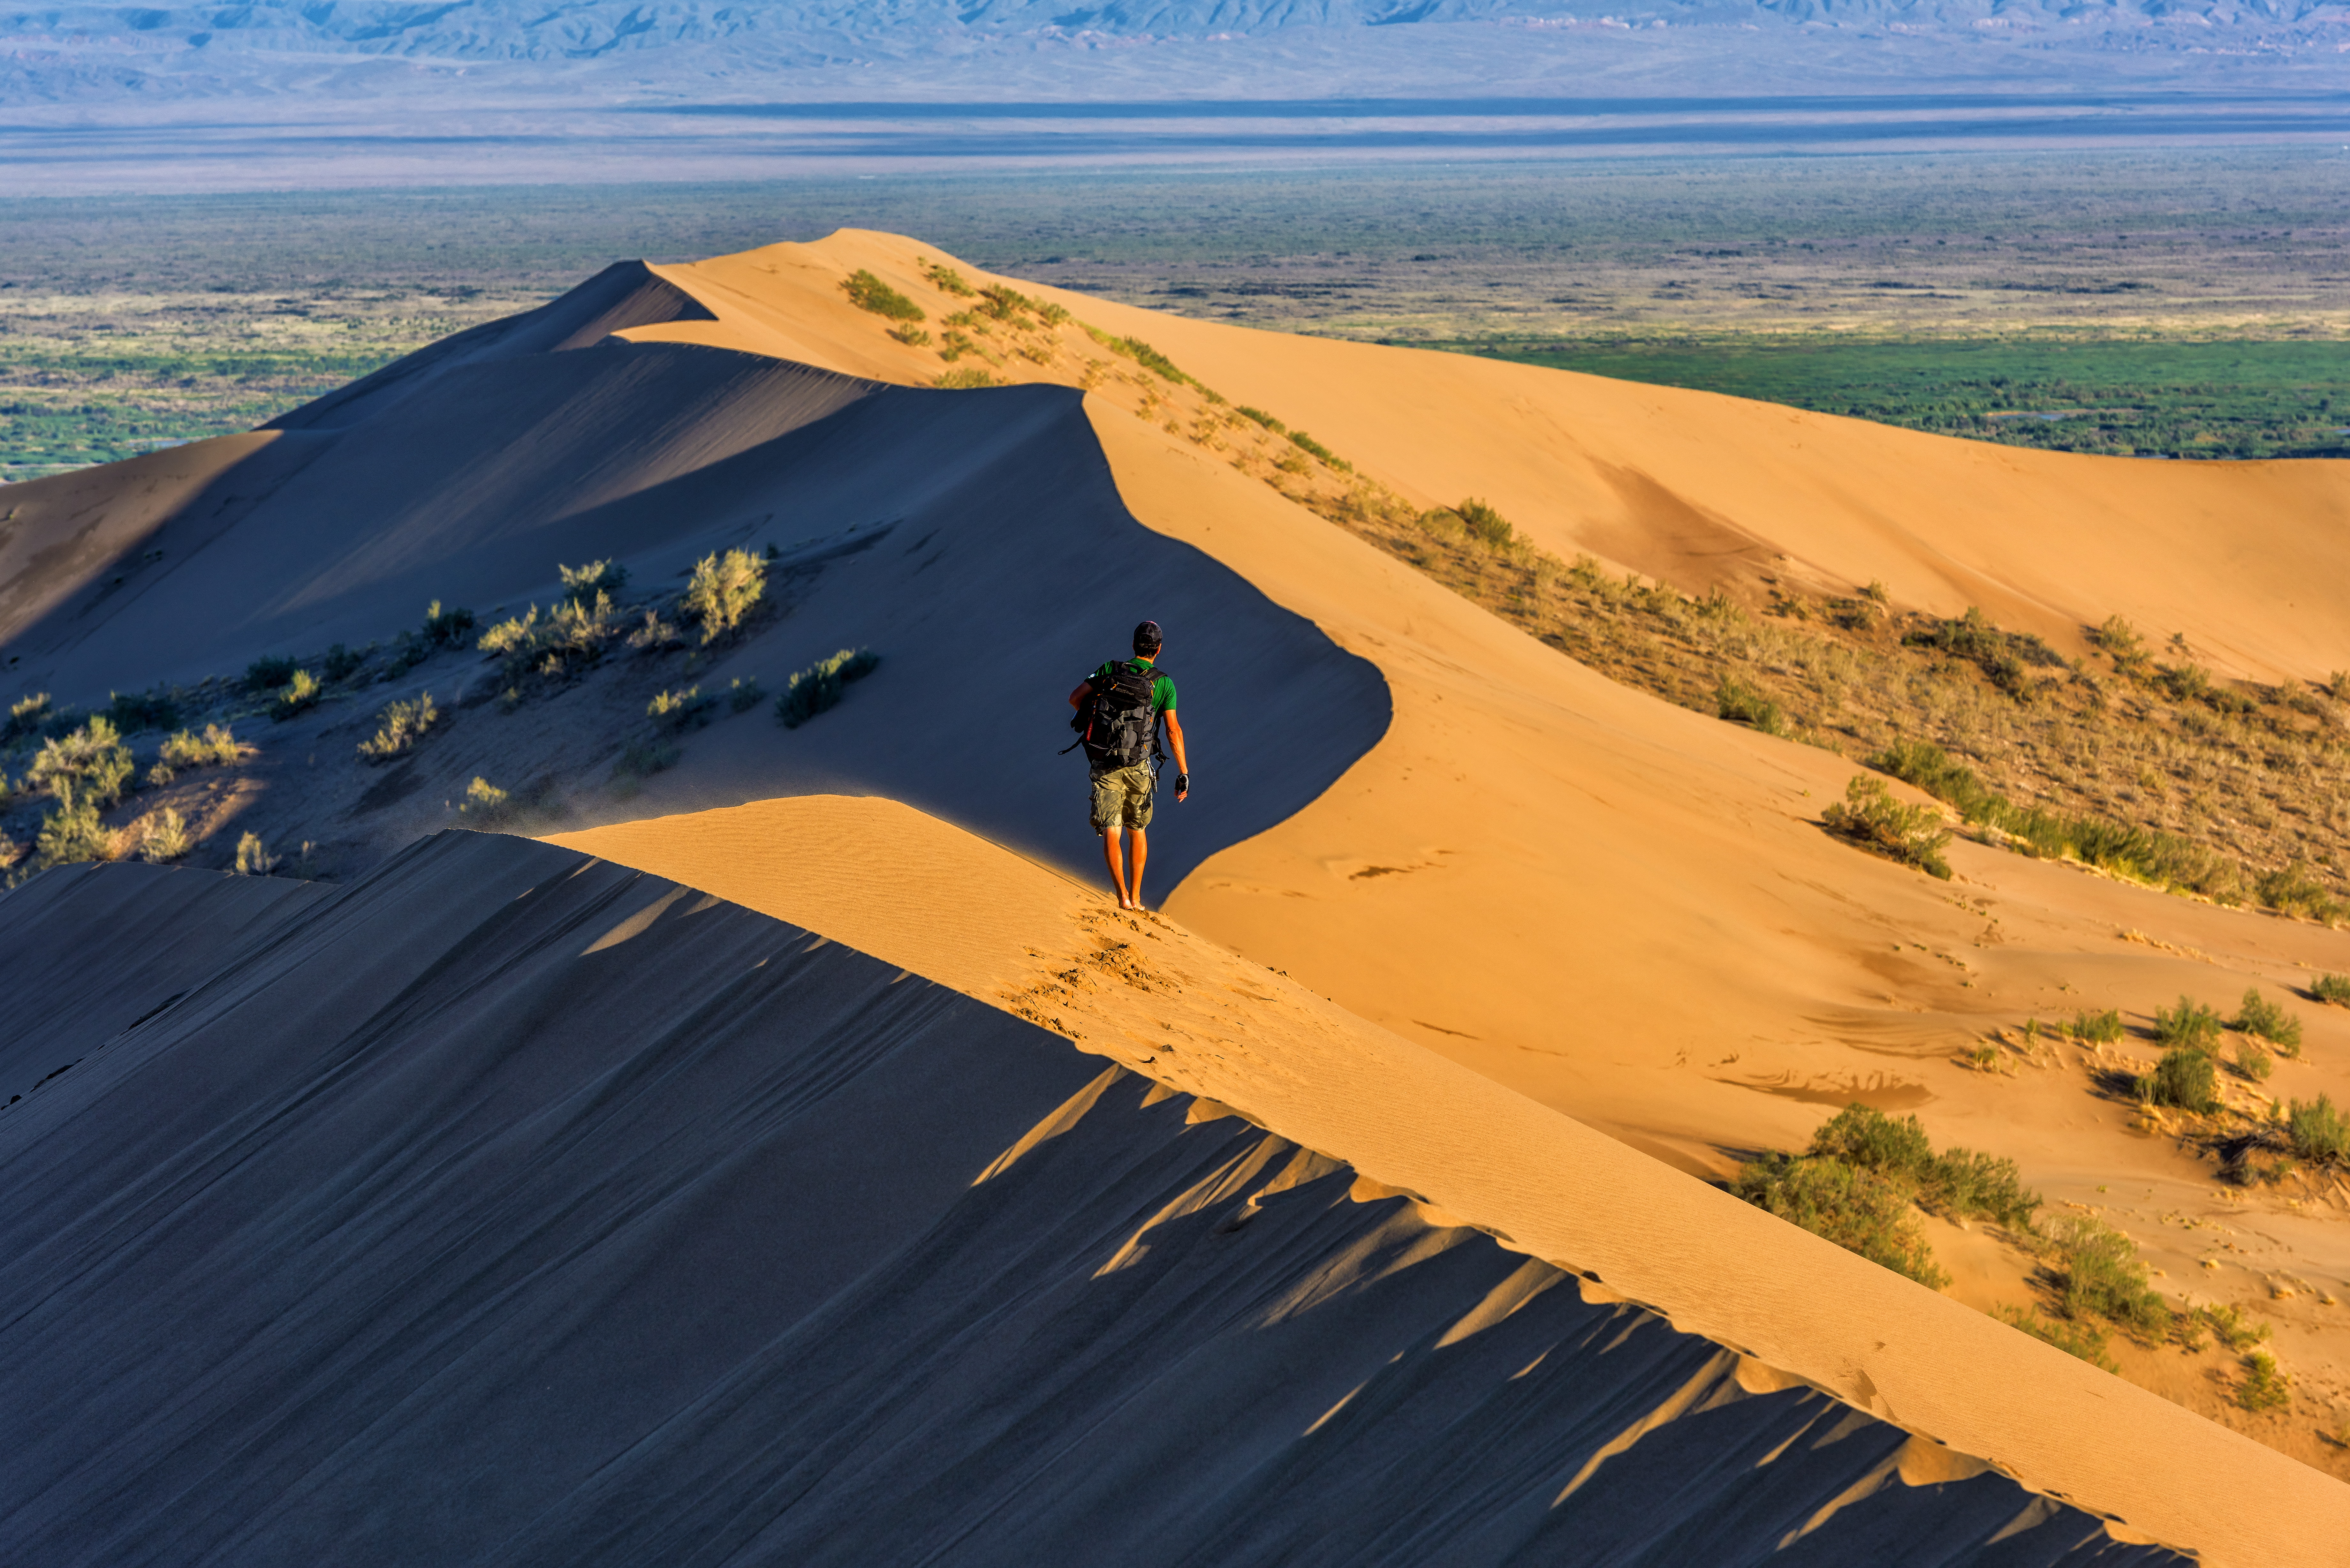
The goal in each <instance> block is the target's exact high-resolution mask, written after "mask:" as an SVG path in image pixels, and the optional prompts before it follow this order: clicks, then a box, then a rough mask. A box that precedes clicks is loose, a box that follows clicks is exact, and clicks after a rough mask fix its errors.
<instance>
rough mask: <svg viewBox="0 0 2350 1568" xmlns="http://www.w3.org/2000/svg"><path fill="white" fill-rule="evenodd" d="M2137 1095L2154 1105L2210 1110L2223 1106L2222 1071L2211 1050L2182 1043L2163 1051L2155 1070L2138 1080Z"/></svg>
mask: <svg viewBox="0 0 2350 1568" xmlns="http://www.w3.org/2000/svg"><path fill="white" fill-rule="evenodd" d="M2137 1097H2138V1098H2139V1099H2141V1100H2144V1101H2145V1102H2146V1103H2147V1104H2148V1105H2150V1106H2178V1108H2179V1109H2181V1110H2187V1111H2197V1112H2209V1111H2216V1110H2218V1109H2219V1108H2220V1073H2219V1068H2218V1067H2217V1066H2216V1065H2215V1064H2213V1063H2212V1060H2211V1054H2210V1052H2209V1051H2199V1050H2196V1049H2194V1048H2193V1047H2191V1046H2186V1045H2178V1046H2174V1047H2172V1048H2171V1049H2170V1050H2168V1051H2165V1052H2164V1053H2163V1054H2162V1059H2161V1060H2160V1061H2159V1062H2157V1063H2156V1064H2154V1071H2153V1072H2151V1073H2147V1074H2144V1075H2141V1076H2140V1077H2139V1078H2138V1080H2137Z"/></svg>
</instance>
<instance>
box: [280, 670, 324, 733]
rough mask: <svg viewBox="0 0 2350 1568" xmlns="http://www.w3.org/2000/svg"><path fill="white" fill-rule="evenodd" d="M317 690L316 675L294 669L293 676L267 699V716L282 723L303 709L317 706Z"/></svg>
mask: <svg viewBox="0 0 2350 1568" xmlns="http://www.w3.org/2000/svg"><path fill="white" fill-rule="evenodd" d="M319 690H320V688H319V686H318V678H317V676H315V675H313V674H311V673H310V672H309V671H308V670H296V671H295V672H294V678H293V679H292V680H288V681H286V684H285V685H283V686H280V687H279V688H278V689H277V695H276V696H275V697H273V698H271V699H270V700H269V716H270V717H271V718H272V719H275V720H276V721H277V722H279V723H281V724H282V723H284V722H286V720H288V719H291V718H292V717H294V715H295V714H296V713H299V712H301V711H303V710H304V709H307V708H315V707H317V705H318V693H319Z"/></svg>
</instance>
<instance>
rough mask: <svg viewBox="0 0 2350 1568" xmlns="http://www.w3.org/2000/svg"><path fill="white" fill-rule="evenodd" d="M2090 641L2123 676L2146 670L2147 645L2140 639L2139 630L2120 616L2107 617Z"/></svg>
mask: <svg viewBox="0 0 2350 1568" xmlns="http://www.w3.org/2000/svg"><path fill="white" fill-rule="evenodd" d="M2090 640H2092V641H2094V642H2095V644H2096V645H2097V648H2098V649H2099V650H2100V651H2101V652H2103V653H2104V654H2105V656H2106V658H2108V659H2112V660H2113V661H2114V668H2115V669H2116V670H2120V671H2121V672H2122V673H2123V674H2125V675H2136V674H2138V673H2140V672H2141V671H2143V670H2145V669H2146V661H2147V654H2146V643H2145V641H2144V640H2143V639H2141V638H2139V636H2138V634H2137V628H2136V627H2134V626H2132V625H2130V623H2129V622H2128V621H2126V620H2125V619H2123V618H2121V617H2120V616H2117V615H2114V616H2107V617H2106V620H2105V624H2104V625H2102V626H2100V627H2098V628H2097V629H2096V630H2095V632H2093V633H2092V634H2091V636H2090Z"/></svg>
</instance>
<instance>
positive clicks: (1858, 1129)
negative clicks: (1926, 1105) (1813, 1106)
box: [1805, 1105, 1934, 1177]
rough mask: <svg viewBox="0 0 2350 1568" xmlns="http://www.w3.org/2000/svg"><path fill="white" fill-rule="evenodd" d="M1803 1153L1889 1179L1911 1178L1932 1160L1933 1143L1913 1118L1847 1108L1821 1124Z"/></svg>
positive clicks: (1858, 1106) (1878, 1111) (1867, 1107)
mask: <svg viewBox="0 0 2350 1568" xmlns="http://www.w3.org/2000/svg"><path fill="white" fill-rule="evenodd" d="M1805 1152H1806V1153H1808V1154H1809V1155H1811V1156H1812V1157H1813V1158H1826V1159H1840V1160H1843V1161H1844V1162H1845V1163H1846V1165H1851V1166H1857V1167H1859V1168H1862V1169H1866V1170H1874V1171H1877V1172H1880V1173H1882V1174H1885V1175H1888V1176H1909V1177H1914V1176H1916V1175H1917V1174H1918V1172H1920V1171H1922V1170H1924V1169H1925V1168H1927V1167H1928V1166H1929V1165H1930V1164H1932V1163H1933V1159H1934V1146H1933V1143H1932V1142H1931V1141H1930V1140H1929V1138H1928V1137H1926V1129H1925V1127H1924V1126H1923V1125H1922V1124H1920V1123H1919V1121H1918V1118H1917V1117H1916V1116H1903V1117H1902V1118H1901V1119H1900V1120H1898V1121H1896V1120H1895V1119H1894V1118H1893V1117H1891V1116H1887V1115H1886V1114H1885V1113H1884V1112H1883V1111H1880V1110H1877V1109H1876V1108H1874V1107H1873V1106H1863V1105H1850V1106H1846V1107H1845V1108H1844V1109H1842V1110H1840V1111H1838V1112H1837V1113H1836V1114H1835V1116H1830V1117H1829V1118H1828V1119H1827V1120H1826V1121H1825V1122H1823V1123H1822V1124H1821V1125H1820V1129H1819V1131H1817V1132H1815V1133H1814V1134H1813V1135H1812V1143H1811V1147H1810V1148H1809V1149H1807V1150H1806V1151H1805Z"/></svg>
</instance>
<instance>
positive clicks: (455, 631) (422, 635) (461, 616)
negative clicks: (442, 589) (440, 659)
mask: <svg viewBox="0 0 2350 1568" xmlns="http://www.w3.org/2000/svg"><path fill="white" fill-rule="evenodd" d="M472 630H473V611H472V610H469V609H463V608H455V609H442V607H441V601H440V600H439V599H434V600H433V601H432V603H431V604H429V605H427V606H425V607H424V626H423V628H422V629H421V631H420V632H419V633H418V634H417V635H418V637H419V639H421V642H422V643H423V646H424V647H425V649H427V650H428V651H429V650H430V649H436V648H460V647H463V645H464V641H465V637H466V634H467V633H469V632H471V631H472Z"/></svg>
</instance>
